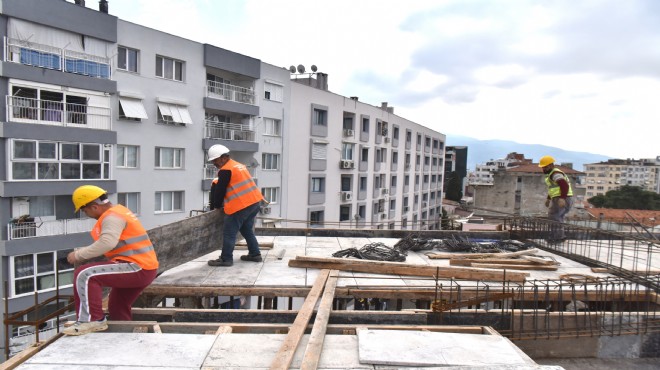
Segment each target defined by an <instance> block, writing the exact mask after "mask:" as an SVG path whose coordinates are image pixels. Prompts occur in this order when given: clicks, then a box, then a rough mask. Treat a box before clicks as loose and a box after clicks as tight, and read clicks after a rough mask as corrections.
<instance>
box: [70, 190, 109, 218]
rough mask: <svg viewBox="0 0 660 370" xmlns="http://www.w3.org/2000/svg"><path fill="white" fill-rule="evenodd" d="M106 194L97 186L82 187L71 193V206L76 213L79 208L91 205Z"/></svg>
mask: <svg viewBox="0 0 660 370" xmlns="http://www.w3.org/2000/svg"><path fill="white" fill-rule="evenodd" d="M106 193H107V191H105V190H103V189H101V188H99V187H98V186H94V185H83V186H80V187H78V189H76V190H74V191H73V195H71V200H73V206H74V207H75V208H76V212H78V211H80V208H81V207H83V206H85V205H87V204H89V203H91V202H92V201H94V200H96V199H98V198H99V197H100V196H101V195H103V194H106Z"/></svg>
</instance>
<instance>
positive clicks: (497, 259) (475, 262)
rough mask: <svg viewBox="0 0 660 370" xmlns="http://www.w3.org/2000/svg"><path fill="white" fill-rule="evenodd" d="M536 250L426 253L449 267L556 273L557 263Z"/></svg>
mask: <svg viewBox="0 0 660 370" xmlns="http://www.w3.org/2000/svg"><path fill="white" fill-rule="evenodd" d="M538 252H539V250H538V249H536V248H533V249H527V250H524V251H518V252H503V253H428V254H427V257H429V258H430V259H448V260H449V264H450V265H451V266H467V267H476V268H487V269H507V270H538V271H556V270H557V268H558V267H559V262H557V261H555V260H554V259H549V258H544V257H541V256H537V253H538Z"/></svg>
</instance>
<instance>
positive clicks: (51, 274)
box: [9, 249, 73, 297]
mask: <svg viewBox="0 0 660 370" xmlns="http://www.w3.org/2000/svg"><path fill="white" fill-rule="evenodd" d="M69 252H71V250H70V249H69V250H62V251H57V252H45V253H36V254H24V255H20V256H12V257H10V266H9V268H10V276H11V282H10V283H11V288H10V289H11V295H12V297H16V296H20V295H23V294H31V293H34V292H43V291H50V290H54V289H55V266H56V263H57V259H58V258H64V259H65V260H66V258H65V257H66V255H67V254H68V253H69ZM72 284H73V266H71V265H69V264H68V263H67V262H63V263H62V264H61V265H60V269H59V285H60V287H66V286H71V285H72Z"/></svg>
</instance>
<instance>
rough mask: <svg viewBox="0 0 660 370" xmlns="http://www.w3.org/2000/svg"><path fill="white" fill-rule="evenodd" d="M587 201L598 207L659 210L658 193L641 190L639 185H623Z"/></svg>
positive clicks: (659, 200) (659, 195) (659, 197)
mask: <svg viewBox="0 0 660 370" xmlns="http://www.w3.org/2000/svg"><path fill="white" fill-rule="evenodd" d="M587 201H588V202H589V203H591V204H592V205H594V206H595V207H599V208H614V209H641V210H653V211H659V210H660V194H658V193H654V192H652V191H646V190H643V189H642V188H640V187H639V186H630V185H624V186H622V187H621V188H619V189H616V190H610V191H608V192H607V193H605V195H596V196H595V197H592V198H589V199H587Z"/></svg>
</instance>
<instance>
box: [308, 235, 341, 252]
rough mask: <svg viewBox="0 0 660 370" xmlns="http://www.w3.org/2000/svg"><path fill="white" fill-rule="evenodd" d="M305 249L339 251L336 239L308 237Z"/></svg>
mask: <svg viewBox="0 0 660 370" xmlns="http://www.w3.org/2000/svg"><path fill="white" fill-rule="evenodd" d="M305 248H329V249H331V250H333V251H338V250H340V249H341V247H340V246H339V241H338V240H337V238H336V237H321V236H308V237H307V242H306V243H305Z"/></svg>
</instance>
